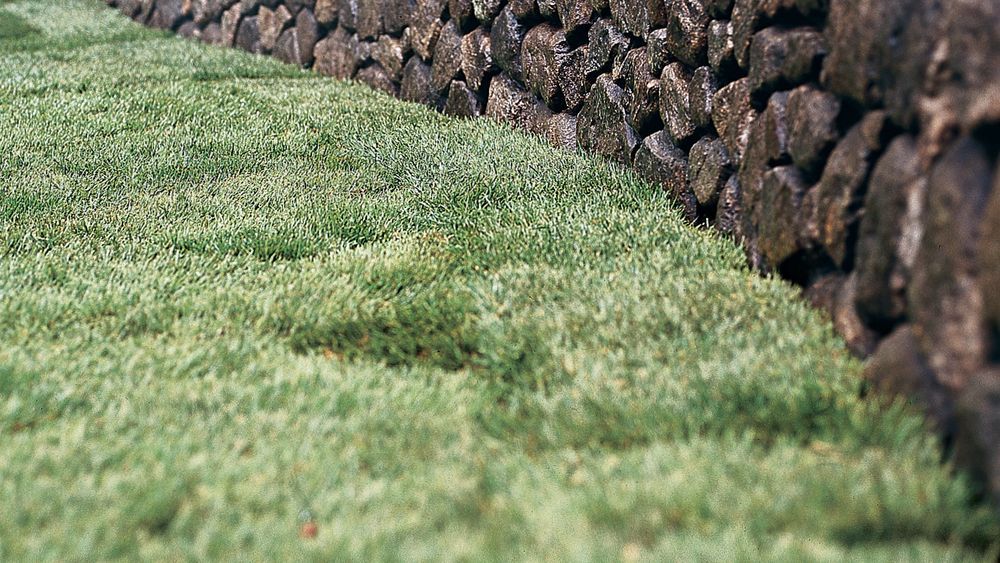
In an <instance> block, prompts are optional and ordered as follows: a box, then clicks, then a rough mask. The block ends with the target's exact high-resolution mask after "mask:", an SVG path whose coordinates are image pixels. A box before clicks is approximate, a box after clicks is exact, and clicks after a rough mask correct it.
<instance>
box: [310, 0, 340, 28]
mask: <svg viewBox="0 0 1000 563" xmlns="http://www.w3.org/2000/svg"><path fill="white" fill-rule="evenodd" d="M338 8H339V4H338V2H337V0H316V8H315V15H316V21H317V22H318V23H319V24H320V25H325V26H331V25H333V24H334V23H336V22H337V16H338V13H339V9H338Z"/></svg>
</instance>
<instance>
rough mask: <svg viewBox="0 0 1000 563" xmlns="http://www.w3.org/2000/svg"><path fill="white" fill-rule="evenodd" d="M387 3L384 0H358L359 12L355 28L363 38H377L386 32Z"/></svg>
mask: <svg viewBox="0 0 1000 563" xmlns="http://www.w3.org/2000/svg"><path fill="white" fill-rule="evenodd" d="M385 13H386V10H385V3H384V2H383V1H382V0H358V14H357V21H356V23H355V28H356V29H357V32H358V36H359V37H360V39H362V40H372V39H377V38H378V36H379V35H382V34H383V33H386V29H385V19H384V17H383V15H384V14H385Z"/></svg>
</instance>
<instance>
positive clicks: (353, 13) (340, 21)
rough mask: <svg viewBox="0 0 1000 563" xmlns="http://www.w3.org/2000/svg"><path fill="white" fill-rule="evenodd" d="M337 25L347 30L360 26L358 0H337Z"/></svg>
mask: <svg viewBox="0 0 1000 563" xmlns="http://www.w3.org/2000/svg"><path fill="white" fill-rule="evenodd" d="M337 26H338V27H341V28H344V29H345V30H347V31H354V30H355V29H357V27H358V0H337Z"/></svg>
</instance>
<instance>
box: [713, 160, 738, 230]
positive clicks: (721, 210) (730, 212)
mask: <svg viewBox="0 0 1000 563" xmlns="http://www.w3.org/2000/svg"><path fill="white" fill-rule="evenodd" d="M742 215H743V197H742V193H741V190H740V179H739V177H737V176H736V175H735V174H733V175H731V176H730V177H729V180H727V181H726V185H725V186H723V188H722V192H721V193H719V202H718V204H717V206H716V212H715V228H716V230H718V231H719V232H720V233H723V234H726V235H729V236H732V237H734V238H736V239H737V240H741V239H742V232H741V231H740V223H741V221H740V217H741V216H742Z"/></svg>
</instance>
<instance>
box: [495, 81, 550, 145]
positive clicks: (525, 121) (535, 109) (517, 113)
mask: <svg viewBox="0 0 1000 563" xmlns="http://www.w3.org/2000/svg"><path fill="white" fill-rule="evenodd" d="M539 106H541V103H540V102H539V101H538V99H537V98H535V97H534V96H532V95H531V93H530V92H528V91H527V90H525V89H523V88H521V87H520V86H519V85H518V84H517V82H515V81H514V80H512V79H510V78H509V77H507V76H505V75H503V74H500V75H498V76H497V77H495V78H494V79H493V82H492V83H491V84H490V97H489V99H488V100H487V102H486V115H487V116H489V117H492V118H493V119H496V120H498V121H503V122H506V123H512V124H514V125H515V126H517V127H520V128H521V129H524V130H526V131H531V130H532V129H534V128H535V124H536V123H537V116H538V113H539Z"/></svg>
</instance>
